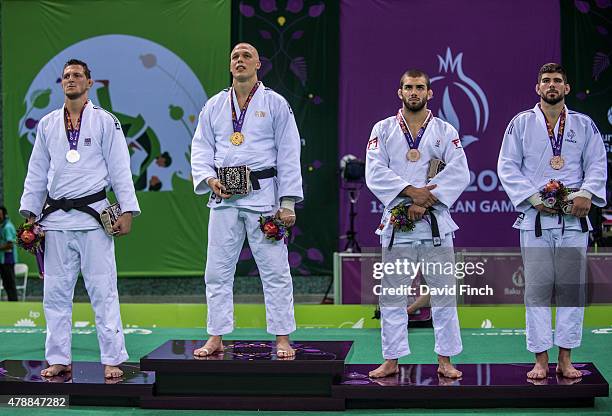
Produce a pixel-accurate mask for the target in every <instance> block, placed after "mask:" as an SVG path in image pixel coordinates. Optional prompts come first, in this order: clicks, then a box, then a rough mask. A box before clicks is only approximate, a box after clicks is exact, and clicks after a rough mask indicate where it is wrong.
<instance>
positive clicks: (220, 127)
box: [191, 44, 303, 356]
mask: <svg viewBox="0 0 612 416" xmlns="http://www.w3.org/2000/svg"><path fill="white" fill-rule="evenodd" d="M258 62H259V61H258V58H257V51H256V50H255V49H254V48H253V47H252V46H251V45H248V44H239V45H237V46H236V48H234V51H233V52H232V67H231V69H232V73H233V74H234V76H235V81H234V85H235V84H236V79H237V77H239V78H240V77H241V75H242V73H243V72H245V71H244V70H243V68H246V71H247V72H248V74H247V75H245V77H244V79H246V80H247V81H246V82H251V84H250V85H258V86H257V89H256V90H255V92H254V94H253V95H252V99H251V100H250V101H249V102H248V107H247V108H246V110H245V111H246V115H245V118H244V122H243V124H242V126H241V127H242V129H241V133H242V134H243V137H244V140H243V142H241V143H240V144H238V145H236V144H232V142H231V141H230V136H231V135H232V133H233V132H234V131H235V130H234V125H233V122H232V107H231V101H230V100H233V101H234V108H235V109H236V117H237V118H238V119H240V116H241V114H242V112H241V111H242V108H241V105H240V103H239V100H238V97H237V95H236V90H235V88H230V89H227V90H224V91H222V92H220V93H218V94H217V95H215V96H213V97H212V98H210V99H209V100H208V102H207V103H206V105H205V106H204V108H203V109H202V112H201V113H200V117H199V122H198V127H197V129H196V132H195V135H194V138H193V144H192V156H191V165H192V176H193V183H194V190H195V192H196V193H197V194H206V193H208V192H210V191H211V188H210V186H209V185H210V180H211V179H213V178H216V177H217V171H216V169H217V168H219V167H230V166H241V165H246V166H248V167H249V168H250V169H251V171H262V170H266V169H269V168H275V169H276V176H275V177H270V178H267V179H260V180H259V185H260V189H259V190H256V189H253V190H252V191H251V192H250V193H249V194H247V195H243V196H239V195H235V196H232V197H230V198H221V197H218V196H217V195H215V194H214V193H212V192H211V196H210V199H209V201H208V206H209V207H210V208H211V210H210V218H209V224H208V250H207V259H206V270H205V282H206V300H207V304H208V307H207V309H208V322H207V332H208V334H209V335H211V336H212V337H213V338H209V342H208V343H207V345H206V346H205V347H203V348H202V349H201V352H196V354H199V353H201V354H203V355H209V354H211V353H213V352H214V351H215V350H220V349H222V344H221V342H220V336H222V335H225V334H228V333H230V332H232V330H233V329H234V313H233V280H234V273H235V271H236V262H237V261H238V255H239V253H240V250H241V249H242V245H243V242H244V238H245V236H246V237H247V238H248V242H249V246H250V248H251V251H252V253H253V257H254V258H255V261H256V263H257V267H258V269H259V273H260V277H261V280H262V284H263V290H264V298H265V304H266V320H267V331H268V332H269V333H270V334H274V335H277V336H279V335H283V336H285V335H288V334H290V333H292V332H293V331H295V329H296V323H295V317H294V311H293V286H292V279H291V274H290V270H289V263H288V259H287V247H286V245H285V244H284V242H283V241H272V240H267V239H265V237H264V234H263V233H262V231H261V230H260V228H259V222H258V221H259V218H260V216H261V215H264V216H268V215H275V214H276V213H277V211H278V210H279V204H280V206H281V211H279V212H285V211H283V209H284V208H283V207H287V208H288V210H287V211H286V212H285V213H289V215H290V216H291V217H293V218H294V217H295V215H294V214H293V205H294V203H295V202H299V201H301V200H302V199H303V193H302V178H301V168H300V146H301V141H300V137H299V133H298V130H297V126H296V123H295V119H294V116H293V112H292V111H291V108H290V107H289V104H288V103H287V101H286V100H285V99H284V98H283V97H282V96H280V95H279V94H277V93H276V92H274V91H272V90H271V89H268V88H266V87H265V86H264V85H263V84H262V83H261V82H259V84H257V80H256V75H255V70H256V65H258ZM250 71H252V72H250ZM241 79H243V78H241ZM251 91H253V90H251ZM281 219H282V217H281ZM214 337H216V338H218V339H216V338H214ZM285 338H286V337H285ZM277 344H278V343H277ZM278 345H279V350H280V349H281V344H278ZM282 349H283V351H285V353H286V355H287V356H291V355H293V350H292V349H290V346H289V344H288V339H287V341H286V342H285V343H284V344H283V345H282Z"/></svg>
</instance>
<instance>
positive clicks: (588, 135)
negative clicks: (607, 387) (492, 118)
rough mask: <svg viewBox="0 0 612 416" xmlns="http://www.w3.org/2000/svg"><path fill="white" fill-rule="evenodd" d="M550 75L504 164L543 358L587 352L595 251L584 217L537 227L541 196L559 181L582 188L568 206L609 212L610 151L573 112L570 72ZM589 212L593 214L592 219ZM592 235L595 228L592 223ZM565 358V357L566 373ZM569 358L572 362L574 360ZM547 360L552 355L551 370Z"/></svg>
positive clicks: (544, 217)
mask: <svg viewBox="0 0 612 416" xmlns="http://www.w3.org/2000/svg"><path fill="white" fill-rule="evenodd" d="M548 65H552V64H548ZM545 67H546V65H545ZM543 70H545V68H543V69H542V70H541V71H540V78H541V79H542V80H541V82H539V86H537V87H536V88H539V89H538V90H537V91H538V93H539V94H540V95H541V97H542V100H541V102H540V103H539V104H537V105H536V106H534V107H533V108H532V109H530V110H527V111H523V112H521V113H519V114H518V115H517V116H516V117H514V118H513V119H512V121H511V122H510V124H509V125H508V128H507V129H506V133H505V135H504V139H503V143H502V147H501V151H500V154H499V161H498V173H499V178H500V180H501V183H502V185H503V187H504V190H505V191H506V193H507V194H508V196H509V198H510V200H511V201H512V203H513V204H514V206H515V207H516V208H517V210H518V211H519V212H520V214H519V217H518V219H517V220H516V222H515V223H514V228H517V229H519V230H520V241H521V251H522V255H523V262H524V269H525V303H526V306H527V308H526V326H527V328H526V329H527V349H528V350H529V351H531V352H533V353H536V354H541V353H545V352H546V351H547V350H548V349H550V348H552V346H553V344H554V345H557V346H559V347H560V348H561V349H566V350H571V349H573V348H576V347H578V346H580V343H581V337H582V321H583V316H584V302H585V299H584V297H585V293H584V286H585V276H586V248H587V245H588V232H585V230H583V229H582V227H581V224H580V218H578V217H577V216H575V215H562V216H559V215H555V214H553V215H550V214H547V213H546V212H541V213H540V214H539V217H540V218H539V220H540V224H541V225H540V227H536V224H537V221H536V219H537V217H538V210H537V209H536V208H535V207H536V206H540V208H541V207H542V206H543V205H541V204H542V200H541V198H540V196H539V192H540V190H542V189H543V188H544V185H545V184H546V183H547V182H548V181H549V180H551V179H556V180H559V181H561V182H563V183H564V185H565V186H567V187H569V188H574V189H578V191H575V192H573V193H572V194H570V195H569V197H568V199H574V200H575V198H577V197H582V198H586V199H590V200H591V201H592V203H593V204H594V205H596V206H605V205H606V176H607V168H606V152H605V148H604V145H603V141H602V138H601V135H600V134H599V131H598V130H597V127H596V126H595V124H594V123H593V121H592V120H591V119H590V118H589V117H588V116H586V115H584V114H580V113H577V112H575V111H571V110H569V109H568V108H567V107H565V106H564V104H563V103H564V100H563V96H564V95H565V94H566V93H567V92H569V85H568V84H567V83H566V81H565V82H564V78H565V76H564V74H563V73H560V72H558V70H561V71H562V68H560V67H559V66H552V67H548V68H546V71H545V72H542V71H543ZM555 80H556V81H555ZM551 84H552V85H553V86H550V85H551ZM564 89H566V90H565V93H563V91H564ZM559 96H560V97H559ZM542 106H544V107H542ZM553 107H556V108H557V115H558V116H559V119H558V121H557V124H556V125H555V126H554V137H559V129H560V125H561V120H562V119H563V118H565V126H564V131H562V133H563V135H562V136H563V137H562V147H561V152H560V156H561V157H562V158H563V160H564V164H563V167H562V168H561V169H554V168H553V166H552V165H553V163H551V159H552V158H553V148H552V146H551V141H550V140H549V138H548V133H547V121H546V119H545V116H544V113H543V110H542V108H545V109H546V108H553ZM561 112H563V113H565V115H563V114H560V113H561ZM583 201H584V199H583ZM588 205H589V206H590V204H588ZM587 211H588V208H587V209H586V210H585V211H584V212H585V213H586V212H587ZM583 221H584V219H583ZM586 223H588V218H586ZM585 225H586V224H585ZM536 229H538V230H537V232H536ZM588 229H589V230H591V229H592V228H591V225H590V223H588ZM539 233H541V236H538V235H539ZM553 287H554V289H555V292H556V304H557V317H556V330H555V334H554V342H553V333H552V325H551V308H550V300H551V296H552V292H553ZM562 353H563V351H560V356H559V357H560V360H559V361H560V363H561V366H563V363H562V361H563V360H564V356H562V355H563V354H562ZM567 358H568V362H569V353H568V355H567ZM536 359H538V358H537V356H536ZM547 359H548V356H547V354H546V363H547ZM536 367H538V365H537V364H536ZM541 367H542V368H534V370H532V371H531V372H529V376H530V377H533V378H543V377H545V376H546V369H547V367H546V368H544V361H542V363H541ZM570 367H571V363H570V364H569V366H567V368H566V370H563V369H561V370H563V373H564V375H566V376H571V377H578V376H579V371H577V370H575V369H573V367H571V368H570Z"/></svg>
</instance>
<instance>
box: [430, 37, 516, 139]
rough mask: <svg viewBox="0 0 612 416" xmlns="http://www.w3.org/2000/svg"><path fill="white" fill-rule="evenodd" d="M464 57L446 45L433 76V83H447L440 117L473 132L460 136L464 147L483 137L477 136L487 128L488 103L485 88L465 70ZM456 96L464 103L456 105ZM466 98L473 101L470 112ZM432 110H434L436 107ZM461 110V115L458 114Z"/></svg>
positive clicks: (439, 110)
mask: <svg viewBox="0 0 612 416" xmlns="http://www.w3.org/2000/svg"><path fill="white" fill-rule="evenodd" d="M462 59H463V52H460V53H459V54H457V55H456V56H455V57H453V54H452V52H451V49H450V48H446V55H445V56H444V58H443V57H442V56H440V55H438V63H439V69H438V72H439V75H438V76H435V77H432V78H431V83H432V84H433V83H434V82H439V81H442V80H444V83H445V86H444V90H443V93H442V102H441V104H440V107H439V108H438V111H437V114H438V117H440V118H441V119H443V120H444V121H446V122H448V123H450V124H451V125H452V126H453V127H454V128H455V129H457V131H468V132H471V133H473V135H464V136H462V137H461V143H462V144H463V146H464V147H467V146H468V145H470V144H471V143H473V142H475V141H478V140H480V139H479V138H478V137H476V135H481V134H482V133H484V132H485V130H486V129H487V124H488V123H489V103H488V101H487V96H486V95H485V93H484V91H483V90H482V88H481V87H480V86H479V85H478V84H477V83H476V81H474V80H473V79H471V78H470V77H468V76H467V75H466V74H465V73H464V72H463V66H462V65H463V64H462ZM453 99H459V100H461V105H458V106H454V105H453ZM466 101H467V102H469V103H470V104H471V108H472V112H471V114H469V113H465V112H464V111H465V110H464V109H466V108H467V109H469V108H470V105H464V104H463V103H464V102H466ZM432 111H434V113H435V109H434V108H433V107H432ZM458 112H459V114H457V113H458ZM461 125H462V126H463V127H461ZM466 125H467V127H466ZM460 127H461V128H460ZM511 133H512V131H510V132H509V134H511Z"/></svg>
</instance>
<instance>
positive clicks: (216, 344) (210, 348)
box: [193, 335, 223, 357]
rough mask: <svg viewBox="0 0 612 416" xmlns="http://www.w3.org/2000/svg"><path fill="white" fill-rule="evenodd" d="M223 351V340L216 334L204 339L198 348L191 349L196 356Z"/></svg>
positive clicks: (206, 355) (205, 355)
mask: <svg viewBox="0 0 612 416" xmlns="http://www.w3.org/2000/svg"><path fill="white" fill-rule="evenodd" d="M220 352H223V342H222V341H221V337H220V336H218V335H212V336H210V338H208V341H206V344H204V346H203V347H201V348H198V349H197V350H194V351H193V355H195V356H196V357H208V356H209V355H214V354H217V353H220Z"/></svg>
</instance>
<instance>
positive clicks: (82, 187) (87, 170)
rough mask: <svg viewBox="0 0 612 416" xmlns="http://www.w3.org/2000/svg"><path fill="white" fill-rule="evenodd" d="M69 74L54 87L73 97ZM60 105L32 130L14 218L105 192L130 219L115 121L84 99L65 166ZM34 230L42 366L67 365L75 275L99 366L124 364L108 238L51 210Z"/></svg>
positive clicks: (127, 176) (124, 153) (127, 177)
mask: <svg viewBox="0 0 612 416" xmlns="http://www.w3.org/2000/svg"><path fill="white" fill-rule="evenodd" d="M69 62H72V61H69ZM75 72H80V73H81V75H80V76H82V74H83V67H82V66H81V65H80V64H71V65H68V66H67V67H66V68H65V72H64V76H65V77H66V75H68V76H69V77H68V79H66V78H64V80H63V81H62V83H63V85H64V84H65V85H64V90H65V92H67V91H70V93H74V94H77V93H75V92H74V89H75V88H77V89H78V88H80V87H81V84H79V83H82V82H84V81H85V80H84V79H80V80H77V81H76V86H74V85H73V84H72V81H73V79H72V78H70V75H71V74H73V73H75ZM87 72H88V71H87ZM77 75H78V74H77ZM88 81H90V80H88ZM69 83H70V85H69ZM68 85H69V86H68ZM85 85H86V84H84V83H83V85H82V86H83V88H84V91H85V92H84V93H83V95H81V96H79V98H77V99H78V100H79V104H78V105H79V107H80V106H82V105H83V104H82V103H83V102H85V100H86V98H87V94H86V89H85ZM67 101H68V100H67ZM65 107H66V105H64V106H63V107H62V108H60V109H58V110H55V111H53V112H51V113H50V114H48V115H47V116H45V117H43V118H42V119H41V120H40V122H39V124H38V128H37V134H36V141H35V143H34V148H33V150H32V154H31V156H30V161H29V165H28V173H27V176H26V179H25V183H24V192H23V195H22V197H21V206H20V213H21V214H22V215H23V216H24V217H26V218H30V217H31V216H32V215H33V216H39V215H40V214H41V213H42V211H43V208H44V207H45V201H46V198H47V196H48V197H49V198H52V199H53V200H61V199H62V198H66V199H76V198H82V197H85V196H88V195H92V194H96V193H97V192H99V191H101V190H104V189H106V188H107V187H109V186H112V189H113V191H114V193H115V195H116V197H117V200H118V202H119V203H120V205H121V208H122V210H123V212H124V213H127V212H132V213H133V215H138V214H139V213H140V208H139V206H138V201H137V199H136V194H135V191H134V186H133V183H132V176H131V173H130V159H129V154H128V150H127V145H126V141H125V138H124V136H123V132H122V130H121V125H120V124H119V122H118V120H117V119H116V118H115V117H114V116H113V115H112V114H110V113H108V112H107V111H105V110H104V109H102V108H100V107H97V106H95V105H93V104H92V103H91V101H86V105H85V106H84V109H83V110H82V117H81V123H80V135H79V140H78V148H77V151H78V154H79V155H80V159H79V160H78V161H76V162H73V163H71V162H69V161H68V160H67V156H66V155H67V152H68V150H69V144H68V140H67V136H66V134H67V133H66V128H65V125H64V108H65ZM75 121H76V120H75ZM108 205H109V201H108V200H107V199H102V200H100V201H98V202H94V203H92V204H90V205H89V206H90V207H91V208H93V209H94V210H95V211H97V212H98V213H99V212H101V211H102V210H103V209H104V208H106V207H107V206H108ZM122 218H123V217H122ZM123 221H124V220H123V219H122V220H121V222H122V224H123ZM41 224H42V225H43V227H44V230H45V265H44V266H45V269H44V300H43V304H44V311H45V318H46V321H47V341H46V347H45V357H46V360H47V361H48V363H49V364H50V365H55V364H57V365H61V366H68V365H69V364H70V363H71V327H72V298H73V292H74V287H75V284H76V280H77V276H78V274H79V271H80V272H82V274H83V278H84V280H85V286H86V288H87V291H88V293H89V296H90V299H91V303H92V307H93V309H94V313H95V322H96V330H97V334H98V341H99V345H100V354H101V362H102V363H103V364H105V365H107V366H112V367H114V366H117V365H118V364H120V363H122V362H124V361H126V360H127V358H128V354H127V351H126V349H125V341H124V336H123V329H122V323H121V316H120V313H119V297H118V292H117V270H116V265H115V252H114V242H113V239H112V238H111V237H109V236H108V235H107V234H106V233H105V231H104V230H103V229H102V227H101V225H100V223H99V222H98V221H97V220H96V219H94V217H93V216H91V215H89V214H87V213H85V212H80V211H77V210H74V209H71V210H68V211H63V210H58V211H55V212H52V213H50V214H49V215H48V216H45V217H44V219H43V220H42V222H41ZM130 224H131V220H130ZM127 231H128V232H129V227H128V229H127ZM117 371H120V370H118V369H117ZM117 375H118V373H117V372H113V373H112V374H109V373H107V376H117Z"/></svg>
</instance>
